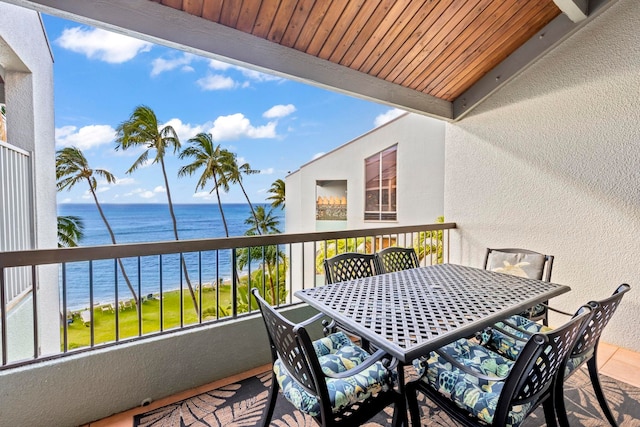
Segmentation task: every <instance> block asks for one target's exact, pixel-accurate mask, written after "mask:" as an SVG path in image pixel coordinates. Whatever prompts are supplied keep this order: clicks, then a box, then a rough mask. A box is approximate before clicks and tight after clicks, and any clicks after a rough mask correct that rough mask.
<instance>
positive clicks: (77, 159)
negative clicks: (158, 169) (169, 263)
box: [56, 147, 138, 308]
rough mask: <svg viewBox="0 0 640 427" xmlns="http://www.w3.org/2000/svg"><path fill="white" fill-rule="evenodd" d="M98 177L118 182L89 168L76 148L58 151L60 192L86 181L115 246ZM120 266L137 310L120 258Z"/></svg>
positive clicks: (102, 172) (57, 176) (110, 181)
mask: <svg viewBox="0 0 640 427" xmlns="http://www.w3.org/2000/svg"><path fill="white" fill-rule="evenodd" d="M96 175H97V176H99V177H102V178H104V179H105V180H106V181H107V182H108V183H109V184H111V183H113V182H115V181H116V178H115V176H113V174H112V173H111V172H109V171H107V170H105V169H91V168H90V167H89V162H87V159H86V158H85V157H84V154H82V151H80V150H79V149H77V148H76V147H65V148H63V149H62V150H58V151H57V152H56V181H57V182H56V187H57V188H58V191H61V190H64V189H66V190H67V191H69V190H71V189H72V188H73V187H74V186H75V185H76V184H77V183H79V182H81V181H84V180H86V181H87V184H89V191H90V192H91V195H92V196H93V200H94V201H95V202H96V207H97V208H98V212H99V213H100V217H101V218H102V221H103V222H104V225H105V226H106V227H107V231H108V232H109V236H111V242H112V243H113V244H114V245H115V244H116V236H115V235H114V234H113V230H112V229H111V226H110V225H109V221H107V218H106V217H105V215H104V212H103V211H102V206H100V202H98V196H97V195H96V187H97V186H98V182H97V180H96ZM118 264H119V265H120V271H122V276H123V277H124V280H125V281H126V282H127V286H128V287H129V291H131V295H133V300H134V301H136V308H137V307H138V304H137V301H138V297H137V295H136V291H135V290H134V289H133V286H132V285H131V281H130V280H129V276H127V272H126V271H125V270H124V264H123V263H122V260H121V259H120V258H118Z"/></svg>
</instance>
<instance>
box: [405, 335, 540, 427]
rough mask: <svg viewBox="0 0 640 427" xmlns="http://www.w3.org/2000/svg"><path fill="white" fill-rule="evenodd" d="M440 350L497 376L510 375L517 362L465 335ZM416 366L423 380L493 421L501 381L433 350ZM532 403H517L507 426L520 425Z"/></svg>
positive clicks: (457, 403) (484, 418) (453, 399)
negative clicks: (455, 363) (474, 373)
mask: <svg viewBox="0 0 640 427" xmlns="http://www.w3.org/2000/svg"><path fill="white" fill-rule="evenodd" d="M440 351H443V352H445V353H447V354H448V355H449V356H451V357H453V358H454V359H455V360H456V361H458V362H460V363H461V364H463V365H465V366H468V367H469V368H471V369H472V370H474V371H477V372H478V373H479V374H484V375H489V376H496V378H498V377H504V376H506V375H508V373H509V372H510V370H511V368H512V367H513V363H514V362H513V361H512V360H509V359H507V358H505V357H502V356H500V355H499V354H497V353H495V352H493V351H491V350H489V349H487V348H485V347H482V346H481V345H478V344H475V343H473V342H471V341H469V340H467V339H464V338H463V339H460V340H458V341H456V342H454V343H452V344H448V345H446V346H444V347H442V348H441V349H440ZM414 366H415V368H416V370H417V371H418V373H424V374H425V375H423V376H422V377H421V381H424V382H425V383H427V384H428V385H429V386H430V387H431V388H433V389H435V390H436V391H437V392H439V393H440V394H442V395H443V396H445V397H446V398H448V399H451V400H452V401H453V402H455V404H456V405H457V406H459V407H460V408H462V409H464V410H466V411H468V412H469V413H471V414H473V415H474V416H476V417H477V418H478V419H480V420H482V421H484V422H486V423H487V424H492V422H493V416H494V414H495V409H496V404H497V403H498V399H499V397H500V393H501V392H502V387H503V385H504V383H503V382H502V381H500V380H498V379H497V380H496V381H489V380H485V379H480V378H477V377H474V376H472V375H469V374H466V373H465V372H463V371H461V370H460V369H458V368H457V367H454V366H453V365H452V364H451V363H449V362H448V361H447V360H446V359H444V358H442V357H441V356H439V355H438V354H437V353H434V352H432V353H430V354H429V358H428V359H427V360H426V367H425V362H424V361H421V360H416V361H414ZM531 406H532V404H530V403H529V404H523V405H517V406H514V407H513V408H512V409H511V411H510V413H509V420H508V424H507V426H513V427H515V426H518V425H520V423H522V421H523V420H524V419H525V418H526V416H527V414H528V413H529V410H530V409H531Z"/></svg>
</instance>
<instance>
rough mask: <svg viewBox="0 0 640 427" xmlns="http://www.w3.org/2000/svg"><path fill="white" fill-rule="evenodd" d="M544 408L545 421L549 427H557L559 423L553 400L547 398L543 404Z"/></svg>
mask: <svg viewBox="0 0 640 427" xmlns="http://www.w3.org/2000/svg"><path fill="white" fill-rule="evenodd" d="M542 407H543V409H544V419H545V422H546V423H547V427H557V426H558V422H557V421H556V411H555V408H554V405H553V398H551V397H550V398H547V399H546V400H545V401H544V402H543V403H542Z"/></svg>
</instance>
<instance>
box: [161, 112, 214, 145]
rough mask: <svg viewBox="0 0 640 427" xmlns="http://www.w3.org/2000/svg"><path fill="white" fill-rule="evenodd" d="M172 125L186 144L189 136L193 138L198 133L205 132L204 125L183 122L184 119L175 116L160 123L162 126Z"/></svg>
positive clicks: (181, 140)
mask: <svg viewBox="0 0 640 427" xmlns="http://www.w3.org/2000/svg"><path fill="white" fill-rule="evenodd" d="M165 126H171V127H172V128H173V130H175V131H176V134H177V135H178V138H179V139H180V142H181V143H182V144H185V143H186V142H187V141H188V140H189V138H193V137H194V136H196V135H197V134H199V133H201V132H204V127H203V125H193V126H192V125H191V124H190V123H182V120H180V119H177V118H174V119H171V120H169V121H168V122H166V123H163V124H162V125H160V127H161V128H163V127H165Z"/></svg>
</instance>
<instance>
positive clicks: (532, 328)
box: [481, 315, 593, 377]
mask: <svg viewBox="0 0 640 427" xmlns="http://www.w3.org/2000/svg"><path fill="white" fill-rule="evenodd" d="M507 323H509V324H512V325H515V326H517V327H518V328H517V329H516V328H513V327H511V326H510V325H509V324H506V323H503V322H497V323H496V325H497V326H499V327H500V328H502V329H504V330H506V331H507V332H509V333H510V334H513V335H516V336H518V337H520V338H523V339H525V340H526V339H528V338H529V335H527V334H524V333H522V331H521V330H525V331H527V332H530V333H537V332H548V331H550V330H551V328H550V327H548V326H544V325H541V324H539V323H536V322H533V321H531V320H529V319H526V318H524V317H522V316H517V315H516V316H511V317H509V318H508V319H507ZM481 342H482V344H483V345H486V346H487V347H489V348H490V349H491V350H494V351H496V352H498V353H499V354H501V355H502V356H504V357H507V358H509V359H511V360H516V358H517V357H518V355H519V354H520V351H522V348H523V347H524V344H525V342H524V341H519V340H515V339H513V337H510V336H508V335H505V334H503V333H502V332H500V331H499V330H497V329H491V330H490V331H489V332H483V333H482V338H481ZM592 355H593V348H592V349H591V350H590V351H588V352H586V353H585V354H582V355H580V356H576V357H570V358H569V360H568V361H567V367H566V370H565V377H567V376H569V375H570V374H571V373H572V372H573V371H575V370H576V369H577V368H579V367H580V366H581V365H582V363H584V362H585V361H586V360H588V359H590V358H591V356H592Z"/></svg>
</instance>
